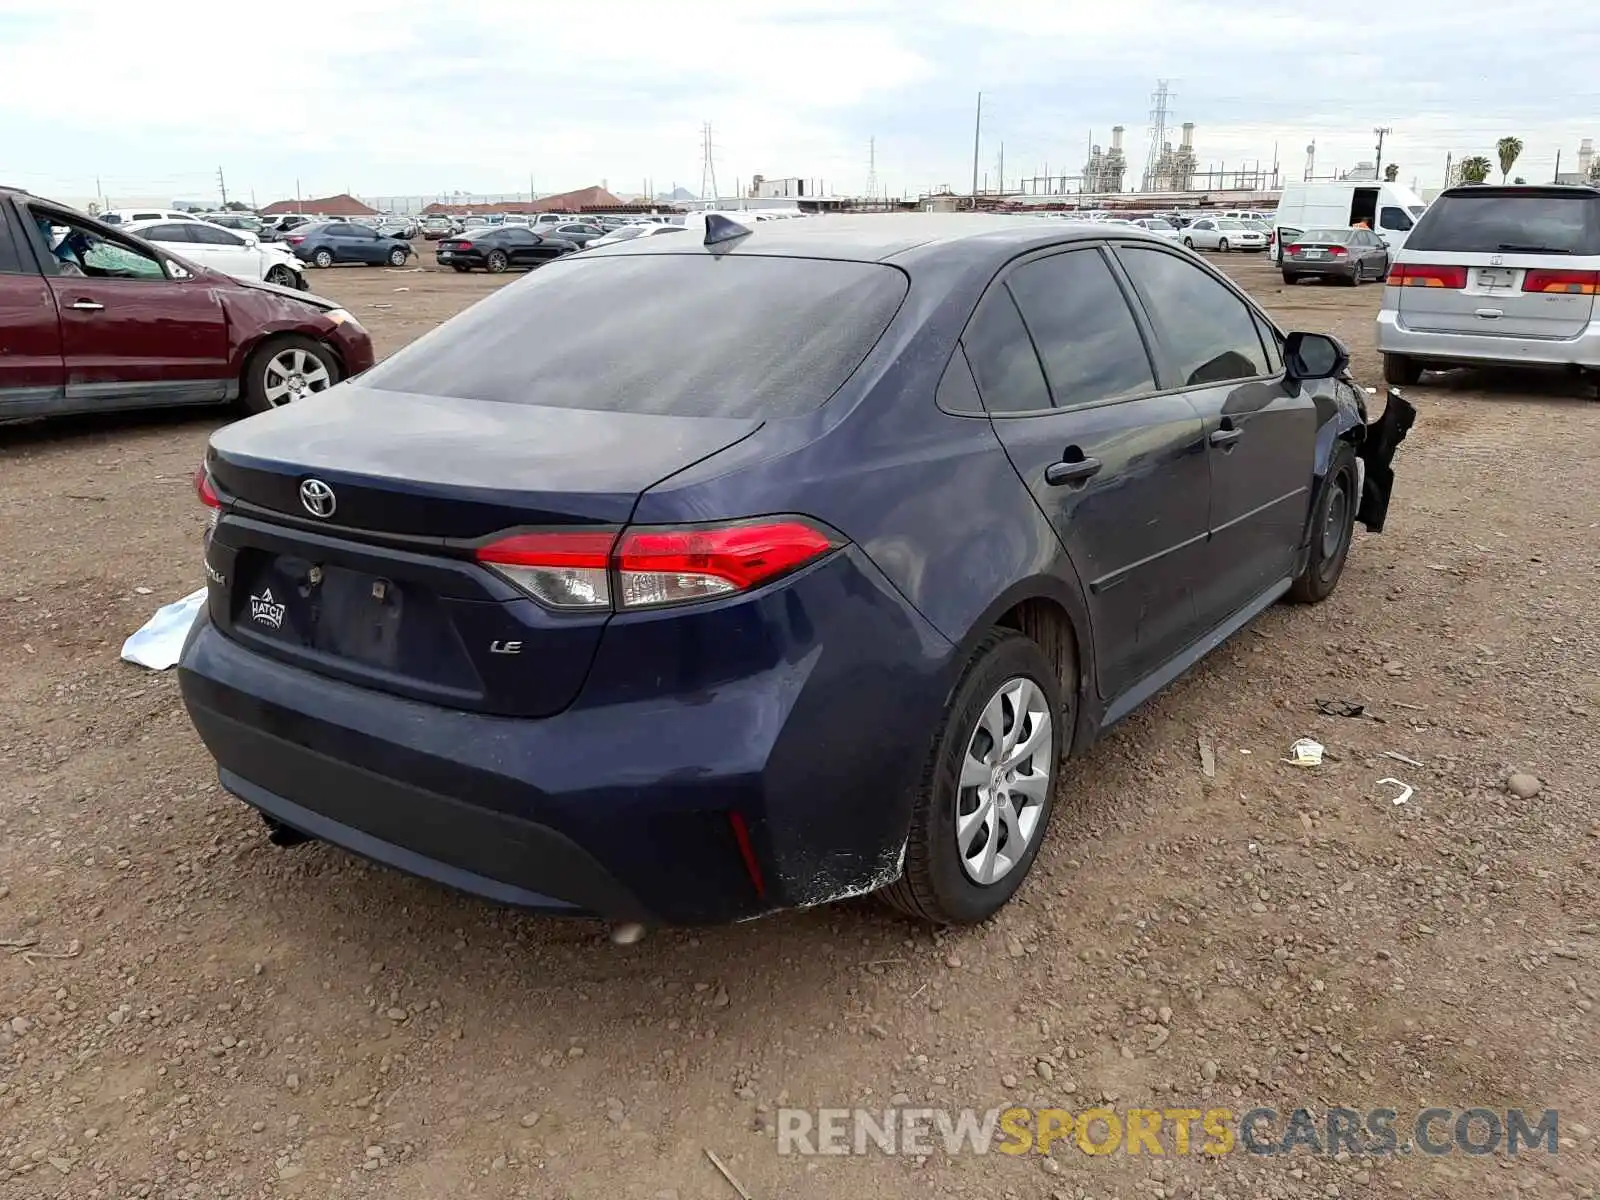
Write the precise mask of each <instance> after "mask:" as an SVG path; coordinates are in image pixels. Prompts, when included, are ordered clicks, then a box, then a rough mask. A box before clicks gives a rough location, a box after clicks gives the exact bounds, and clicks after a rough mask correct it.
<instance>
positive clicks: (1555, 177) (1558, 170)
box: [1550, 146, 1561, 183]
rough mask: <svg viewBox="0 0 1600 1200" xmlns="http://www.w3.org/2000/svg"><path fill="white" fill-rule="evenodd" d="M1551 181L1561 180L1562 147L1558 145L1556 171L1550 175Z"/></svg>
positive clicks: (1557, 181)
mask: <svg viewBox="0 0 1600 1200" xmlns="http://www.w3.org/2000/svg"><path fill="white" fill-rule="evenodd" d="M1550 182H1551V183H1560V182H1561V148H1560V147H1559V146H1558V147H1556V173H1555V174H1554V175H1552V176H1551V177H1550Z"/></svg>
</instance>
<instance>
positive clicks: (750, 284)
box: [362, 253, 906, 417]
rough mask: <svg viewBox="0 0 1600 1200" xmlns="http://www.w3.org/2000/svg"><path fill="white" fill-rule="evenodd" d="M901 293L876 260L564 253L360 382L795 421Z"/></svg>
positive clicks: (819, 400) (857, 359) (561, 403)
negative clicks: (623, 339)
mask: <svg viewBox="0 0 1600 1200" xmlns="http://www.w3.org/2000/svg"><path fill="white" fill-rule="evenodd" d="M905 294H906V278H905V276H904V275H903V274H902V273H901V272H900V271H898V270H896V269H895V268H894V267H887V266H883V265H881V264H879V263H859V262H838V261H831V260H819V259H798V258H765V257H758V256H755V255H737V254H730V255H724V256H714V255H710V254H703V253H692V254H645V255H626V256H616V257H613V256H606V257H601V258H590V259H587V260H585V259H573V260H566V261H557V262H553V263H551V264H549V265H548V266H545V267H541V268H540V269H539V271H537V272H536V273H535V274H533V275H529V276H528V277H527V278H525V279H522V280H519V281H518V282H516V283H514V284H512V285H511V286H510V287H507V288H503V289H501V290H500V291H498V292H496V293H495V294H494V295H493V296H490V297H489V298H488V299H486V300H483V301H480V302H479V303H477V304H475V305H473V306H472V307H471V308H469V309H468V310H467V311H466V312H464V313H462V314H461V315H460V316H458V317H456V318H455V319H454V320H451V321H448V322H446V323H445V324H444V325H442V326H440V327H439V328H438V329H436V330H435V331H433V332H432V333H430V334H427V335H426V336H424V337H422V338H420V339H418V340H417V341H415V342H413V343H412V344H411V345H410V346H408V347H406V348H405V349H404V350H402V351H400V352H399V353H398V354H396V355H394V356H393V357H391V358H389V359H386V360H385V361H384V362H382V363H381V364H379V365H378V366H377V367H375V368H373V369H372V370H370V371H368V372H367V373H366V375H364V376H363V377H362V378H363V381H364V382H366V383H367V384H368V385H369V386H371V387H374V388H384V389H390V390H393V391H400V392H416V393H420V394H423V395H430V396H459V397H461V398H462V399H467V400H496V401H502V402H505V403H510V404H536V405H546V406H551V407H556V408H579V409H602V410H606V411H612V412H637V413H658V414H664V415H672V416H705V417H788V416H795V415H797V414H800V413H805V412H809V411H811V410H813V409H815V408H818V407H820V406H821V405H822V404H823V403H824V402H826V401H827V400H828V398H829V397H830V396H832V395H833V394H834V392H836V391H838V390H839V387H840V386H841V385H842V384H843V383H844V381H845V380H846V379H848V378H849V377H850V375H851V373H852V372H854V371H855V369H856V368H857V367H858V366H860V365H861V360H862V359H864V358H865V357H866V356H867V352H868V351H870V350H871V349H872V347H873V345H874V344H875V343H876V342H877V340H878V338H879V337H881V336H882V335H883V331H884V330H885V329H887V328H888V326H889V322H890V321H891V320H893V319H894V315H895V313H896V311H897V310H898V309H899V307H900V302H901V301H902V300H903V299H904V298H905ZM619 329H626V330H627V331H628V337H627V343H626V345H619V344H618V342H617V337H616V331H617V330H619Z"/></svg>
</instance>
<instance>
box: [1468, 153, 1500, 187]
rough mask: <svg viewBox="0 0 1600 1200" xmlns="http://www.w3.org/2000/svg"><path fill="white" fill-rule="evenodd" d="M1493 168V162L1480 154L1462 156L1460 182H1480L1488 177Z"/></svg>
mask: <svg viewBox="0 0 1600 1200" xmlns="http://www.w3.org/2000/svg"><path fill="white" fill-rule="evenodd" d="M1493 169H1494V168H1493V164H1491V163H1490V162H1489V160H1488V159H1487V158H1485V157H1484V156H1483V155H1481V154H1474V155H1473V156H1472V157H1471V158H1463V159H1462V160H1461V182H1462V183H1482V182H1483V181H1484V180H1485V179H1487V178H1489V172H1490V171H1491V170H1493Z"/></svg>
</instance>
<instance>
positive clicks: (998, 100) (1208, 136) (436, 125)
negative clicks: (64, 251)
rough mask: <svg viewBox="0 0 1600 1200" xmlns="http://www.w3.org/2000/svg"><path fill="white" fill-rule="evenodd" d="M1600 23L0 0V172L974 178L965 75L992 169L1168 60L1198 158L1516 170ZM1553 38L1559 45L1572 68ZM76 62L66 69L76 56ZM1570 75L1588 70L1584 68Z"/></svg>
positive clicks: (1575, 87) (724, 182) (1127, 114)
mask: <svg viewBox="0 0 1600 1200" xmlns="http://www.w3.org/2000/svg"><path fill="white" fill-rule="evenodd" d="M1597 58H1600V22H1597V21H1594V20H1593V19H1592V17H1591V16H1590V15H1588V14H1587V13H1586V12H1585V11H1584V8H1583V6H1582V5H1572V4H1568V3H1554V2H1552V0H1526V2H1523V3H1520V4H1519V5H1518V6H1516V8H1515V9H1514V10H1512V11H1510V12H1509V13H1508V11H1507V10H1506V9H1505V8H1504V6H1502V5H1490V4H1489V3H1488V2H1487V0H1454V2H1450V0H1412V2H1411V3H1408V4H1406V5H1403V6H1395V7H1393V8H1392V9H1386V10H1384V11H1383V12H1382V13H1381V14H1376V13H1374V14H1370V15H1369V14H1364V13H1361V14H1352V12H1351V10H1340V9H1338V8H1329V7H1328V6H1327V5H1326V4H1311V3H1307V2H1299V0H1296V2H1292V3H1291V2H1287V0H1279V2H1278V3H1271V2H1270V0H1269V2H1268V3H1266V4H1264V5H1235V4H1220V3H1219V4H1202V3H1196V2H1195V0H1175V2H1174V0H1159V2H1158V0H1119V2H1118V3H1116V4H1113V5H1099V4H1090V3H1086V2H1083V0H1073V2H1070V3H1062V2H1061V0H1006V3H1003V4H993V5H985V4H980V3H974V2H973V0H920V2H913V0H856V2H851V0H766V2H764V3H750V4H728V5H720V6H706V7H696V6H678V7H674V8H670V9H663V8H661V7H659V6H658V5H656V4H654V3H651V4H646V3H643V2H642V0H615V2H613V3H610V4H607V5H605V6H602V8H600V9H598V10H594V11H586V10H572V11H570V13H569V14H568V15H563V16H553V15H551V14H549V13H548V12H541V11H540V10H539V9H537V8H529V7H527V6H526V5H524V4H521V3H516V2H513V0H474V2H473V3H471V4H468V5H461V6H458V8H457V9H452V10H447V12H446V13H444V14H441V10H440V8H439V6H437V5H426V6H424V5H422V4H421V3H418V2H417V0H385V2H382V3H378V2H376V0H341V2H340V3H338V4H335V5H327V6H311V7H306V8H300V9H296V10H294V11H293V12H292V13H290V14H289V15H288V16H287V17H285V18H284V19H282V20H279V19H277V18H274V17H271V16H267V15H264V13H263V10H261V9H260V8H259V7H255V8H250V7H245V8H235V7H232V6H211V7H208V8H202V9H199V10H195V11H193V12H190V11H188V10H185V18H184V19H182V20H179V19H165V18H164V17H162V16H160V15H159V14H148V15H146V16H143V17H136V16H135V15H133V14H130V13H129V11H128V10H127V8H126V6H124V5H114V4H111V3H105V2H93V0H56V2H53V3H51V4H49V5H38V4H36V3H32V2H30V3H28V4H26V5H24V4H22V3H21V2H20V0H0V80H4V81H5V85H4V87H0V145H4V146H5V147H6V150H7V154H6V158H7V160H8V164H9V165H8V166H7V168H6V170H7V171H8V172H11V173H15V174H14V175H13V174H8V176H7V179H6V180H5V181H6V182H15V183H20V184H21V185H23V186H26V187H32V188H34V189H35V190H40V191H45V192H50V193H53V194H57V195H64V196H87V195H91V194H93V193H94V191H95V187H96V180H97V179H99V180H100V186H101V187H102V188H104V189H105V190H106V191H107V192H108V193H109V192H120V193H123V194H130V193H135V192H137V193H139V194H141V195H148V196H152V197H153V196H156V195H171V196H173V197H180V196H181V197H185V198H204V197H209V196H214V195H215V193H216V170H217V168H218V167H219V166H220V167H221V168H222V169H223V170H224V172H225V174H226V177H227V180H228V182H229V184H230V187H231V190H232V192H233V193H234V194H235V195H241V194H243V195H248V194H249V193H250V192H252V191H253V192H254V193H255V195H256V197H257V199H259V200H260V201H262V202H263V203H264V202H266V201H267V200H269V199H273V198H277V197H279V196H282V195H285V194H292V193H293V191H294V187H295V184H296V181H297V180H298V181H299V184H300V187H301V190H302V191H303V192H304V193H306V194H308V195H309V194H322V193H327V192H333V191H342V190H346V189H349V190H354V191H356V192H364V193H367V194H378V195H399V194H416V195H424V194H425V195H430V196H431V195H434V194H437V193H439V192H441V191H446V190H449V189H454V188H460V189H466V190H478V191H494V192H499V191H505V192H514V191H524V190H526V189H527V188H528V186H529V181H530V178H531V180H532V182H533V185H534V186H535V187H537V188H538V189H539V190H540V191H556V190H564V189H567V188H571V187H579V186H584V185H587V184H590V183H595V182H599V181H601V180H605V181H606V182H607V183H608V184H609V185H610V186H611V187H612V190H614V191H619V192H631V191H637V190H639V189H640V188H642V187H643V186H644V184H645V181H646V180H650V181H651V182H652V183H653V185H654V186H655V187H656V188H657V189H664V188H666V187H667V186H669V185H670V184H672V183H677V184H682V185H686V186H688V187H690V188H691V189H693V190H696V191H698V190H699V188H700V183H701V162H700V157H701V156H700V130H701V125H702V123H703V122H705V121H710V122H711V123H712V125H713V131H714V141H715V150H716V167H717V181H718V183H719V185H721V188H722V190H723V191H730V190H731V189H732V186H733V184H734V182H735V180H740V181H744V180H748V178H749V176H750V175H751V174H752V173H753V172H761V173H764V174H767V175H769V176H772V175H787V174H797V175H803V176H806V177H810V178H814V179H816V178H820V179H822V180H825V181H827V182H828V183H829V185H830V186H831V187H834V188H836V189H837V190H840V191H846V192H848V191H856V190H859V189H860V188H861V187H862V185H863V184H864V182H865V176H866V169H867V163H866V158H867V140H868V138H873V137H875V138H876V140H877V153H878V176H879V180H880V183H883V184H886V185H887V186H889V187H890V188H891V189H893V190H896V191H904V192H908V193H911V192H916V191H919V190H921V189H922V188H924V187H928V186H933V185H937V184H943V183H950V184H952V185H953V186H957V187H961V186H964V183H965V180H967V179H968V178H969V177H970V174H971V169H972V159H971V154H972V150H971V147H972V141H971V138H972V120H973V102H974V100H975V96H976V93H977V92H978V91H979V90H980V89H981V90H982V91H984V92H985V97H986V98H985V110H986V117H985V122H984V125H985V132H984V139H983V148H982V152H981V154H980V171H982V172H987V173H988V174H989V175H990V176H991V179H992V177H993V175H994V174H995V172H996V171H997V170H998V168H999V163H998V158H999V153H1000V148H1001V145H1002V143H1003V144H1004V147H1005V161H1006V165H1005V170H1006V174H1007V176H1008V177H1009V178H1013V179H1014V178H1015V177H1017V176H1018V175H1020V174H1034V173H1037V172H1040V171H1042V170H1043V169H1044V168H1045V166H1046V164H1048V165H1049V167H1050V169H1051V170H1052V171H1054V172H1057V173H1059V172H1061V171H1062V170H1063V169H1065V170H1066V171H1068V172H1076V170H1077V169H1078V166H1079V164H1081V162H1082V160H1083V157H1084V155H1085V153H1086V152H1087V149H1088V146H1089V143H1090V141H1091V138H1092V139H1093V140H1094V141H1098V142H1101V143H1105V142H1107V141H1108V140H1109V131H1110V127H1111V126H1112V125H1113V124H1117V123H1120V124H1124V125H1126V126H1127V139H1126V141H1127V148H1128V152H1129V157H1130V160H1132V162H1133V164H1134V169H1133V170H1132V171H1131V172H1130V174H1131V175H1132V176H1134V177H1135V178H1136V177H1137V175H1138V168H1139V166H1140V165H1141V163H1142V160H1143V158H1144V154H1145V147H1146V133H1145V130H1146V126H1147V125H1148V122H1149V108H1150V105H1151V101H1150V92H1151V91H1152V89H1153V88H1154V86H1155V81H1156V78H1157V77H1158V76H1161V77H1167V78H1170V79H1172V81H1173V82H1172V89H1173V92H1174V96H1175V98H1174V100H1173V104H1172V113H1171V121H1172V123H1173V124H1176V123H1177V122H1180V121H1183V120H1192V121H1194V122H1196V124H1197V125H1198V138H1197V143H1198V151H1199V155H1200V158H1201V160H1202V162H1203V163H1216V164H1228V165H1239V164H1241V163H1243V162H1244V161H1246V160H1252V159H1257V160H1262V161H1263V162H1267V163H1268V164H1269V165H1270V160H1271V159H1272V156H1273V153H1274V147H1276V149H1277V153H1278V156H1279V159H1280V161H1281V162H1282V163H1283V164H1284V167H1285V173H1286V175H1288V176H1290V177H1296V178H1297V177H1298V176H1299V173H1300V170H1301V167H1302V163H1303V148H1304V146H1305V145H1306V144H1307V143H1308V142H1310V141H1311V140H1312V139H1315V140H1316V143H1317V147H1318V154H1317V158H1318V163H1319V167H1322V168H1326V167H1330V166H1333V165H1341V166H1349V165H1352V164H1353V163H1354V162H1355V161H1357V160H1358V159H1360V158H1370V157H1371V144H1372V142H1373V141H1374V138H1373V136H1372V134H1371V130H1372V129H1373V127H1375V126H1378V125H1384V126H1389V127H1392V129H1393V131H1394V132H1393V133H1392V134H1391V135H1389V138H1388V140H1387V141H1386V143H1385V150H1384V157H1385V159H1386V160H1390V161H1398V162H1400V163H1401V164H1402V169H1403V174H1402V178H1406V179H1409V178H1411V177H1412V176H1413V175H1420V176H1421V177H1422V178H1423V179H1424V180H1434V181H1436V180H1437V178H1438V177H1439V176H1440V175H1442V172H1443V164H1444V156H1445V154H1446V153H1447V152H1454V153H1456V154H1457V155H1458V156H1459V155H1461V154H1464V153H1476V152H1488V150H1489V148H1490V147H1491V146H1492V143H1493V141H1494V139H1495V138H1496V137H1498V136H1500V135H1502V134H1504V133H1516V134H1518V135H1519V136H1521V137H1522V138H1523V139H1524V141H1525V142H1526V143H1527V147H1528V148H1527V152H1526V156H1525V159H1524V162H1523V164H1521V165H1520V166H1519V170H1521V171H1523V172H1524V173H1526V174H1528V175H1529V177H1530V178H1532V177H1541V178H1542V177H1547V176H1548V173H1549V171H1550V170H1551V169H1552V168H1553V163H1554V157H1555V153H1556V150H1557V149H1558V148H1561V149H1563V150H1564V151H1565V153H1566V156H1567V159H1566V161H1568V162H1570V161H1571V157H1572V155H1573V153H1574V152H1575V150H1576V145H1577V140H1578V138H1579V137H1581V136H1584V135H1589V136H1596V135H1600V128H1596V129H1590V128H1585V127H1583V122H1582V120H1581V119H1578V118H1576V117H1574V116H1573V114H1574V113H1581V112H1584V111H1589V112H1593V111H1595V110H1596V108H1597V105H1596V104H1595V98H1596V91H1595V90H1594V86H1593V85H1592V84H1591V83H1590V79H1591V78H1592V76H1591V75H1589V74H1586V73H1585V72H1584V71H1583V70H1582V64H1583V63H1585V62H1593V61H1596V59H1597ZM1563 64H1567V66H1568V67H1569V68H1570V69H1569V70H1567V71H1566V73H1565V74H1564V73H1563ZM68 80H70V85H68V83H67V81H68ZM1569 83H1570V86H1568V84H1569Z"/></svg>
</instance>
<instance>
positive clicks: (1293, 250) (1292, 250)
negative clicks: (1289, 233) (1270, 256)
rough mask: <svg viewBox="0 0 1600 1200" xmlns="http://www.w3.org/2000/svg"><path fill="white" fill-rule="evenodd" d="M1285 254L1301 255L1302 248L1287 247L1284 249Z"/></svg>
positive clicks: (1296, 246) (1295, 246)
mask: <svg viewBox="0 0 1600 1200" xmlns="http://www.w3.org/2000/svg"><path fill="white" fill-rule="evenodd" d="M1283 252H1284V253H1285V254H1299V253H1300V247H1299V246H1298V245H1291V246H1285V247H1284V248H1283Z"/></svg>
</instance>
